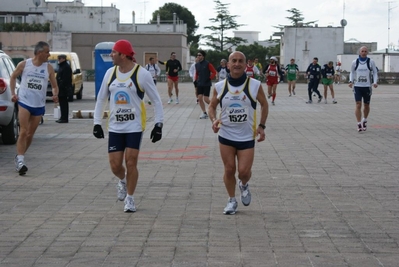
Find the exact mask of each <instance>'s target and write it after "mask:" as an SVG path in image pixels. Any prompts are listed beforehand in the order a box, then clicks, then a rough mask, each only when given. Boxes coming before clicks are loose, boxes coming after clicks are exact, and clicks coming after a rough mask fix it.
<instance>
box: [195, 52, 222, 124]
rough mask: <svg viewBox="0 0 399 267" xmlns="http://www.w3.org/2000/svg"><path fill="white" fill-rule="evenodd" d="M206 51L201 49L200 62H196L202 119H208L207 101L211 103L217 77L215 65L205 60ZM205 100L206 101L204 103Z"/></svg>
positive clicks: (196, 78) (196, 77)
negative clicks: (212, 87) (213, 85)
mask: <svg viewBox="0 0 399 267" xmlns="http://www.w3.org/2000/svg"><path fill="white" fill-rule="evenodd" d="M205 56H206V53H205V51H203V50H199V51H198V53H197V58H198V62H197V63H196V64H195V81H196V82H197V93H198V103H199V105H200V107H201V110H202V114H201V116H200V119H207V118H208V114H206V109H205V103H207V104H208V105H209V103H210V100H209V94H210V92H211V86H212V80H213V78H215V77H216V74H217V72H216V70H215V67H213V65H212V64H211V63H209V61H207V60H205ZM204 102H205V103H204Z"/></svg>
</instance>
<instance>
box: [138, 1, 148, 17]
mask: <svg viewBox="0 0 399 267" xmlns="http://www.w3.org/2000/svg"><path fill="white" fill-rule="evenodd" d="M140 3H143V5H144V23H146V21H145V4H146V3H148V1H145V0H144V1H142V2H140Z"/></svg>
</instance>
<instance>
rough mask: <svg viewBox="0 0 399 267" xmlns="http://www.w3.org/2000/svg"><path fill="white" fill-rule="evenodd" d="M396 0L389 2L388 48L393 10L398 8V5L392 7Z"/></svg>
mask: <svg viewBox="0 0 399 267" xmlns="http://www.w3.org/2000/svg"><path fill="white" fill-rule="evenodd" d="M394 2H396V1H389V2H388V46H387V47H388V50H389V44H390V41H391V40H390V30H391V10H392V9H394V8H396V6H394V7H391V4H392V3H394Z"/></svg>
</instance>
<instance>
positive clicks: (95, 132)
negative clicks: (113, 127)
mask: <svg viewBox="0 0 399 267" xmlns="http://www.w3.org/2000/svg"><path fill="white" fill-rule="evenodd" d="M93 135H94V136H95V137H97V138H104V131H103V128H102V127H101V125H100V124H96V125H94V128H93Z"/></svg>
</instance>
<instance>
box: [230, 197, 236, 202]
mask: <svg viewBox="0 0 399 267" xmlns="http://www.w3.org/2000/svg"><path fill="white" fill-rule="evenodd" d="M236 201H237V200H236V198H235V197H229V202H236Z"/></svg>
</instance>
